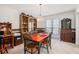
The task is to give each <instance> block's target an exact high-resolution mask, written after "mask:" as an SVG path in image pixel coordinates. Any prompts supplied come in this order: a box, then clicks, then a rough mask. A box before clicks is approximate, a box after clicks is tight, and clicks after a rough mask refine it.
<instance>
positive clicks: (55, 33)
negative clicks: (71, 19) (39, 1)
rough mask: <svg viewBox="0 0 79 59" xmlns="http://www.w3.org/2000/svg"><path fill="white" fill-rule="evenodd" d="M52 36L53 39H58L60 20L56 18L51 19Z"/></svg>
mask: <svg viewBox="0 0 79 59" xmlns="http://www.w3.org/2000/svg"><path fill="white" fill-rule="evenodd" d="M52 25H53V36H54V37H55V38H59V37H60V20H59V19H58V18H53V23H52Z"/></svg>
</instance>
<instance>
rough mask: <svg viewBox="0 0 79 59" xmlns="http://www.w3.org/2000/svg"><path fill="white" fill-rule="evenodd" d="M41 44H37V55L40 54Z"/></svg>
mask: <svg viewBox="0 0 79 59" xmlns="http://www.w3.org/2000/svg"><path fill="white" fill-rule="evenodd" d="M40 48H41V43H40V42H39V43H38V54H40Z"/></svg>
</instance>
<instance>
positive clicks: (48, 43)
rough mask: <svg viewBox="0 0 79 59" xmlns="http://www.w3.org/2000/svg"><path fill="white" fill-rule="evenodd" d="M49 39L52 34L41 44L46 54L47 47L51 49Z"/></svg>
mask: <svg viewBox="0 0 79 59" xmlns="http://www.w3.org/2000/svg"><path fill="white" fill-rule="evenodd" d="M51 37H52V32H51V33H50V34H49V36H48V38H46V39H45V40H44V41H43V43H42V47H43V48H45V49H47V53H49V47H50V48H51Z"/></svg>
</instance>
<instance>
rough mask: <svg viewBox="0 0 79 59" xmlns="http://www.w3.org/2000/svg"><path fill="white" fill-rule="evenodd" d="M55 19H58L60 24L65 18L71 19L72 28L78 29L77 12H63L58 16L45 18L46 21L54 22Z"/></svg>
mask: <svg viewBox="0 0 79 59" xmlns="http://www.w3.org/2000/svg"><path fill="white" fill-rule="evenodd" d="M54 18H56V19H57V18H58V19H59V20H60V22H61V20H62V19H63V18H70V19H72V23H71V26H72V28H75V27H76V26H75V25H76V24H75V23H76V19H75V10H71V11H67V12H63V13H58V14H53V15H49V16H45V17H44V19H45V20H53V19H54ZM60 24H61V23H60ZM60 27H61V26H60Z"/></svg>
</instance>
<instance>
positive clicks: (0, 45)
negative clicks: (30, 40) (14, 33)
mask: <svg viewBox="0 0 79 59" xmlns="http://www.w3.org/2000/svg"><path fill="white" fill-rule="evenodd" d="M0 52H1V54H3V53H5V52H6V53H8V50H7V44H6V42H5V41H3V39H1V38H0Z"/></svg>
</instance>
